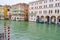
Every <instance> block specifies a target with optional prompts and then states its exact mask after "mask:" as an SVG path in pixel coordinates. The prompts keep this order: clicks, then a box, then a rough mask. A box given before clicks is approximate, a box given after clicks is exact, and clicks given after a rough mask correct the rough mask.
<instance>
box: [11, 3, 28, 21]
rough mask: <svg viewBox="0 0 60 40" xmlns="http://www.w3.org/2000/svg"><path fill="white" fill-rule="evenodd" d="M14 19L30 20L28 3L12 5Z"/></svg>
mask: <svg viewBox="0 0 60 40" xmlns="http://www.w3.org/2000/svg"><path fill="white" fill-rule="evenodd" d="M11 14H12V17H11V19H12V20H26V21H28V5H27V4H25V3H19V4H15V5H12V6H11Z"/></svg>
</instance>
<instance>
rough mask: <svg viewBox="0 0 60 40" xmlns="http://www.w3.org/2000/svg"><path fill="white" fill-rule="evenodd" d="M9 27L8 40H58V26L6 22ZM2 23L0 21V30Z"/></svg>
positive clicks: (59, 30) (59, 34)
mask: <svg viewBox="0 0 60 40" xmlns="http://www.w3.org/2000/svg"><path fill="white" fill-rule="evenodd" d="M6 23H7V25H10V26H11V27H10V28H11V29H10V30H11V31H10V32H11V34H10V38H11V39H10V40H60V25H54V24H39V23H33V22H20V21H6ZM3 24H4V22H3V21H2V20H0V30H2V29H3Z"/></svg>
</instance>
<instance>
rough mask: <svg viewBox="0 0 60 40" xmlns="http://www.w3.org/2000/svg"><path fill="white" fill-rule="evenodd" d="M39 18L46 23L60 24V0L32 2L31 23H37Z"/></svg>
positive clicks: (30, 8)
mask: <svg viewBox="0 0 60 40" xmlns="http://www.w3.org/2000/svg"><path fill="white" fill-rule="evenodd" d="M37 16H39V18H40V19H41V20H43V21H44V22H49V23H56V24H57V23H60V0H43V1H40V0H38V1H34V2H30V3H29V21H35V22H36V19H37ZM39 21H40V20H39Z"/></svg>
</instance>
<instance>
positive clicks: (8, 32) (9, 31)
mask: <svg viewBox="0 0 60 40" xmlns="http://www.w3.org/2000/svg"><path fill="white" fill-rule="evenodd" d="M8 40H10V25H8Z"/></svg>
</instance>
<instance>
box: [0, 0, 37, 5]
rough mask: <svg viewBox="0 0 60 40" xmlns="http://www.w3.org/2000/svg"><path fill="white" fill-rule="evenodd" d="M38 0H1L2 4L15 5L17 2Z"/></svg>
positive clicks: (0, 3)
mask: <svg viewBox="0 0 60 40" xmlns="http://www.w3.org/2000/svg"><path fill="white" fill-rule="evenodd" d="M32 1H36V0H0V5H6V4H7V5H13V4H17V3H29V2H32Z"/></svg>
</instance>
